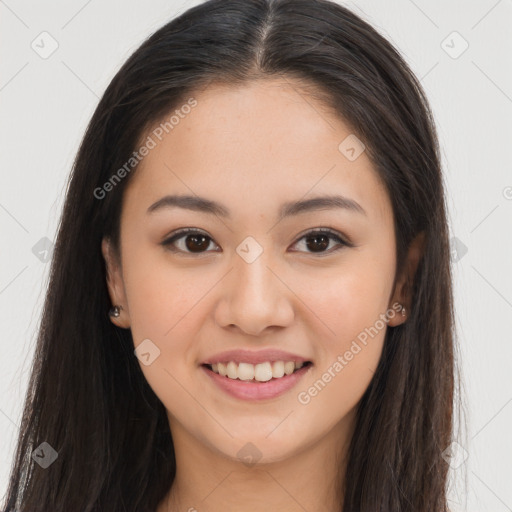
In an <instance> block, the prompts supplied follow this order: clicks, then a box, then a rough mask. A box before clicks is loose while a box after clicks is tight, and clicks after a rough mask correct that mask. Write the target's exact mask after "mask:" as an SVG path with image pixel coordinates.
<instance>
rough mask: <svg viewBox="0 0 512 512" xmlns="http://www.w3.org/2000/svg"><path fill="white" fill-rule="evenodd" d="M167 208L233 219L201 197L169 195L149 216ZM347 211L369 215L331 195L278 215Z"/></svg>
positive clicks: (297, 204) (288, 206) (350, 201)
mask: <svg viewBox="0 0 512 512" xmlns="http://www.w3.org/2000/svg"><path fill="white" fill-rule="evenodd" d="M166 208H183V209H186V210H192V211H196V212H200V213H206V214H209V215H216V216H219V217H223V218H227V219H231V212H230V211H229V209H228V208H226V207H225V206H224V205H222V204H220V203H218V202H216V201H212V200H210V199H206V198H204V197H199V196H189V195H167V196H164V197H162V198H161V199H159V200H158V201H156V202H155V203H153V204H152V205H151V206H150V207H149V208H148V210H147V213H148V214H151V213H154V212H156V211H158V210H163V209H166ZM340 208H341V209H345V210H348V211H351V212H355V213H360V214H362V215H367V213H366V211H365V210H364V208H363V207H362V206H361V205H360V204H359V203H358V202H356V201H354V200H353V199H349V198H348V197H344V196H340V195H329V196H320V197H313V198H311V199H303V200H300V201H295V202H293V201H292V202H288V203H284V204H283V205H282V206H281V208H280V210H279V214H278V221H281V220H282V219H284V218H285V217H290V216H293V215H298V214H301V213H307V212H312V211H320V210H330V209H340Z"/></svg>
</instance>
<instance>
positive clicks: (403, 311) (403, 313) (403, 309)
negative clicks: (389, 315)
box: [402, 306, 405, 316]
mask: <svg viewBox="0 0 512 512" xmlns="http://www.w3.org/2000/svg"><path fill="white" fill-rule="evenodd" d="M402 316H405V308H404V306H402Z"/></svg>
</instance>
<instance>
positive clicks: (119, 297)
mask: <svg viewBox="0 0 512 512" xmlns="http://www.w3.org/2000/svg"><path fill="white" fill-rule="evenodd" d="M101 252H102V254H103V258H104V260H105V268H106V274H107V287H108V293H109V295H110V300H111V302H112V306H121V311H120V315H119V316H118V317H113V316H111V317H110V320H111V321H112V323H113V324H115V325H117V326H118V327H122V328H124V329H128V328H129V327H130V315H129V311H128V303H127V301H126V294H125V289H124V281H123V276H122V272H121V262H120V261H119V259H118V257H117V255H116V254H115V251H114V250H113V248H112V244H111V242H110V240H109V239H108V238H105V237H104V238H103V239H102V241H101Z"/></svg>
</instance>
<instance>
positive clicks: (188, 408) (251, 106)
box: [5, 0, 454, 512]
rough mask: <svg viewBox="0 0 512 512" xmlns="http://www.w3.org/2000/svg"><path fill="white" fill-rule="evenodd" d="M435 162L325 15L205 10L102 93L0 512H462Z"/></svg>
mask: <svg viewBox="0 0 512 512" xmlns="http://www.w3.org/2000/svg"><path fill="white" fill-rule="evenodd" d="M447 232H448V230H447V220H446V207H445V199H444V190H443V185H442V175H441V170H440V161H439V149H438V142H437V139H436V131H435V126H434V121H433V118H432V114H431V112H430V110H429V107H428V103H427V100H426V98H425V95H424V93H423V91H422V89H421V87H420V85H419V83H418V81H417V79H416V78H415V77H414V75H413V74H412V72H411V71H410V69H409V68H408V67H407V65H406V64H405V62H404V61H403V59H402V58H401V56H400V55H399V54H398V52H397V51H396V50H395V49H394V48H393V47H392V46H391V44H390V43H389V42H388V41H386V40H385V39H384V38H383V37H382V36H380V35H379V34H378V33H377V32H376V31H375V30H374V29H373V28H372V27H371V26H369V25H368V24H367V23H366V22H364V21H363V20H361V19H360V18H358V17H357V16H355V15H354V14H353V13H351V12H350V11H349V10H347V9H346V8H344V7H341V6H340V5H337V4H335V3H332V2H329V1H326V0H317V1H311V0H276V1H272V0H257V1H242V0H229V1H225V0H224V1H220V0H211V1H208V2H205V3H203V4H200V5H198V6H196V7H193V8H191V9H189V10H188V11H187V12H185V13H184V14H182V15H181V16H179V17H178V18H176V19H174V20H172V21H171V22H170V23H168V24H167V25H165V26H164V27H162V28H161V29H160V30H158V31H157V32H156V33H155V34H153V35H152V36H151V37H150V38H149V39H148V40H147V41H145V42H144V43H143V44H142V46H141V47H140V48H139V49H138V50H137V51H136V52H135V53H134V54H133V55H132V56H131V57H130V58H129V59H128V61H127V62H126V63H125V64H124V66H123V67H122V68H121V70H120V71H119V72H118V73H117V75H116V76H115V77H114V79H113V80H112V82H111V84H110V85H109V87H108V88H107V90H106V92H105V94H104V95H103V97H102V99H101V101H100V103H99V105H98V107H97V109H96V111H95V113H94V115H93V117H92V119H91V122H90V124H89V126H88V128H87V131H86V134H85V137H84V139H83V142H82V144H81V147H80V149H79V152H78V155H77V157H76V160H75V164H74V168H73V172H72V175H71V178H70V183H69V189H68V192H67V197H66V202H65V206H64V211H63V214H62V222H61V225H60V228H59V232H58V237H57V241H56V246H55V251H54V257H53V261H52V268H51V278H50V285H49V289H48V294H47V297H46V303H45V308H44V313H43V318H42V323H41V326H40V332H39V339H38V346H37V350H36V356H35V362H34V368H33V372H32V375H31V379H30V386H29V390H28V393H27V398H26V403H25V410H24V416H23V422H22V428H21V432H20V438H19V442H18V447H17V452H16V457H15V461H14V465H13V469H12V474H11V479H10V485H9V489H8V493H7V497H6V501H5V507H6V509H7V510H12V509H16V510H18V511H32V512H34V511H48V510H52V511H66V512H67V511H87V512H89V511H109V512H110V511H127V510H130V511H131V510H133V511H155V510H156V511H157V512H164V511H173V512H174V511H178V510H189V511H192V510H198V511H203V510H204V511H209V512H215V511H218V510H244V511H245V510H247V511H252V512H257V511H262V510H265V511H273V510H286V511H296V510H297V511H298V510H310V511H317V510H318V511H320V510H321V511H339V512H354V511H358V512H375V511H377V510H379V511H385V512H390V511H393V512H405V511H410V512H412V511H414V512H427V511H428V512H433V511H435V512H441V511H445V510H447V498H446V486H447V470H448V461H447V460H446V459H447V457H446V455H445V454H446V449H447V448H448V446H449V445H450V442H451V433H452V400H453V390H454V377H453V368H454V361H453V359H454V358H453V332H452V331H453V310H452V309H453V306H452V284H451V274H450V266H449V254H450V251H449V244H448V235H447Z"/></svg>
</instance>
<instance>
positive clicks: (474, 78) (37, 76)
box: [0, 0, 512, 512]
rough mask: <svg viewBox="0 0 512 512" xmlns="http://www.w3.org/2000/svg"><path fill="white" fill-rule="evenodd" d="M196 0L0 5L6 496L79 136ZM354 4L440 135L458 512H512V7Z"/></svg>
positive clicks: (1, 407) (409, 1)
mask: <svg viewBox="0 0 512 512" xmlns="http://www.w3.org/2000/svg"><path fill="white" fill-rule="evenodd" d="M197 3H198V2H195V1H188V2H187V1H185V2H181V1H179V2H178V1H168V0H167V1H164V0H152V1H147V2H133V1H131V2H126V1H125V2H121V1H120V0H111V1H109V2H99V1H98V0H89V1H67V2H64V1H60V2H58V1H48V2H44V3H43V2H20V1H18V2H17V1H15V0H6V1H2V0H0V22H1V25H2V27H1V31H0V38H1V43H0V48H1V50H0V51H1V55H2V59H1V75H0V100H1V103H0V109H1V120H2V122H1V123H0V129H1V140H2V142H3V146H2V154H1V174H0V180H1V183H0V222H1V224H0V225H1V240H2V245H1V251H0V311H1V315H2V317H1V322H0V348H1V357H0V432H1V438H0V493H2V494H3V493H4V492H5V490H6V488H7V478H8V471H9V467H10V463H11V459H12V455H13V450H14V443H15V439H16V437H17V434H18V425H19V422H20V415H21V403H22V399H23V397H24V394H25V391H26V386H27V382H28V374H29V370H30V365H31V362H32V356H33V350H34V341H35V334H36V329H37V324H38V320H39V317H40V313H41V307H42V303H43V299H44V293H45V289H46V286H47V277H48V270H49V264H48V260H49V258H50V257H51V243H52V240H54V239H55V233H56V228H57V224H58V220H59V214H60V210H61V207H62V204H63V199H64V193H65V182H66V179H67V176H68V174H69V172H70V169H71V166H72V162H73V158H74V155H75V153H76V151H77V149H78V144H79V141H80V139H81V137H82V135H83V133H84V130H85V127H86V124H87V122H88V120H89V118H90V116H91V115H92V112H93V110H94V108H95V107H96V105H97V102H98V99H99V97H100V96H101V94H102V92H103V91H104V89H105V88H106V86H107V84H108V83H109V81H110V80H111V79H112V77H113V76H114V74H115V73H116V71H117V70H118V69H119V67H120V66H121V64H122V63H123V62H124V60H125V59H126V58H127V57H128V56H129V55H130V54H131V53H132V52H133V51H134V50H135V49H136V48H137V46H138V45H139V44H140V43H141V42H142V40H143V39H144V38H145V37H146V36H148V35H149V34H150V33H151V32H153V31H154V30H156V29H157V28H159V27H160V26H161V25H163V24H164V23H165V22H167V21H168V20H170V19H171V18H172V17H174V16H175V15H176V14H178V13H181V12H183V11H185V10H186V9H188V8H189V7H191V6H192V5H195V4H197ZM340 3H342V4H344V5H347V6H349V7H351V8H352V9H353V10H354V11H355V12H356V13H357V14H359V15H361V16H362V17H363V18H364V19H366V20H367V21H369V22H370V23H371V24H372V25H373V26H374V27H376V28H377V30H379V32H381V33H382V34H383V35H384V36H385V37H387V38H388V39H389V40H391V41H392V42H393V43H394V44H395V45H396V46H397V47H398V48H399V50H400V51H401V52H402V54H403V55H404V57H405V59H406V60H407V62H408V63H409V64H410V66H411V67H412V69H413V71H414V72H415V73H416V74H417V76H418V77H419V78H421V81H422V84H423V86H424V87H425V89H426V92H427V94H428V97H429V99H430V102H431V105H432V108H433V110H434V114H435V117H436V122H437V126H438V130H439V137H440V143H441V148H442V155H443V166H444V171H445V183H446V189H447V195H448V207H449V222H450V231H451V237H452V245H453V257H452V261H453V270H454V276H455V300H456V304H455V305H456V311H457V313H456V317H457V331H458V338H459V344H460V361H461V370H462V378H463V383H464V388H463V389H464V394H463V400H464V402H465V404H466V405H465V409H466V415H465V421H467V425H468V426H467V429H465V428H463V429H462V435H461V437H460V438H458V439H457V441H458V444H457V445H454V452H453V453H454V458H453V459H452V468H451V482H452V483H451V494H450V495H451V509H452V512H459V511H463V510H464V511H466V510H467V511H471V512H473V511H475V512H476V511H491V510H492V511H493V512H505V511H512V486H511V485H510V482H511V481H512V469H511V464H512V436H511V425H512V379H511V372H510V368H511V366H512V339H511V334H510V333H511V330H512V272H511V270H510V268H511V264H512V229H511V228H512V166H511V158H510V156H509V151H510V147H511V145H512V128H511V123H510V119H511V115H512V72H511V64H510V63H511V62H512V59H511V57H510V55H511V54H512V38H511V35H510V31H511V29H510V27H511V26H512V1H511V0H500V1H496V0H482V1H471V2H462V1H449V2H446V1H441V0H436V1H430V2H427V1H426V0H414V1H413V0H395V1H388V2H382V1H380V2H379V1H377V0H364V1H357V2H340ZM45 31H46V32H48V33H49V34H50V35H41V33H42V32H45ZM454 31H455V32H457V33H458V34H453V32H454ZM52 44H53V45H58V47H57V48H56V50H55V51H54V52H53V53H52V54H51V55H47V54H45V52H47V53H49V52H50V51H51V50H52ZM466 45H469V46H468V47H467V49H465V51H463V50H464V48H465V47H466ZM43 57H46V58H43ZM46 239H47V240H46ZM48 249H49V250H48ZM77 293H78V291H77ZM463 420H464V418H463Z"/></svg>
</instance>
